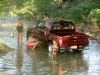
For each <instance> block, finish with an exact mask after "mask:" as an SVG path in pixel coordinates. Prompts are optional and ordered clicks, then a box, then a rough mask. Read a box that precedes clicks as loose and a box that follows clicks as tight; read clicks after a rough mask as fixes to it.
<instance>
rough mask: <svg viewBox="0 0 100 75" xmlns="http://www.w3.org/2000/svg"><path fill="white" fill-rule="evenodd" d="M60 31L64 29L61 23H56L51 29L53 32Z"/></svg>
mask: <svg viewBox="0 0 100 75" xmlns="http://www.w3.org/2000/svg"><path fill="white" fill-rule="evenodd" d="M59 29H62V26H61V25H60V23H55V24H53V25H52V27H51V30H59Z"/></svg>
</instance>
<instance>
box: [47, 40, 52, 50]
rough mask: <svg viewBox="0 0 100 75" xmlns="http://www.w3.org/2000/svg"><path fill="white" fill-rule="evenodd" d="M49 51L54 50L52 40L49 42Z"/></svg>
mask: <svg viewBox="0 0 100 75" xmlns="http://www.w3.org/2000/svg"><path fill="white" fill-rule="evenodd" d="M48 51H49V52H52V43H51V42H49V44H48Z"/></svg>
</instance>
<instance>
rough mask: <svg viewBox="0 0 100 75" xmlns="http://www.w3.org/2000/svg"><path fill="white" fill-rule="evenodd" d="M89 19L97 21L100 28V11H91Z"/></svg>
mask: <svg viewBox="0 0 100 75" xmlns="http://www.w3.org/2000/svg"><path fill="white" fill-rule="evenodd" d="M88 18H89V19H91V20H93V21H96V23H97V24H98V25H99V26H100V9H94V10H91V12H90V13H89V15H88Z"/></svg>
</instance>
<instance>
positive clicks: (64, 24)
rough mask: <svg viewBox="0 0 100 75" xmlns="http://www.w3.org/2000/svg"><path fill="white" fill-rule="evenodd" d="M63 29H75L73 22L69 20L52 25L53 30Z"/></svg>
mask: <svg viewBox="0 0 100 75" xmlns="http://www.w3.org/2000/svg"><path fill="white" fill-rule="evenodd" d="M61 29H74V27H73V25H72V23H68V22H62V23H55V24H53V25H52V27H51V30H61Z"/></svg>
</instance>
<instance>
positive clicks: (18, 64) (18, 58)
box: [16, 47, 23, 75]
mask: <svg viewBox="0 0 100 75" xmlns="http://www.w3.org/2000/svg"><path fill="white" fill-rule="evenodd" d="M22 63H23V55H22V47H18V49H17V53H16V68H17V74H18V75H22V72H21V68H22Z"/></svg>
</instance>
